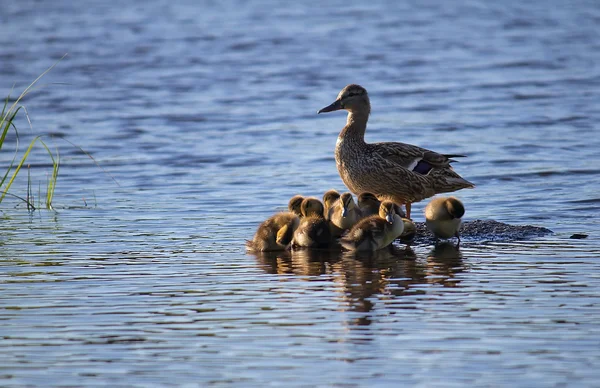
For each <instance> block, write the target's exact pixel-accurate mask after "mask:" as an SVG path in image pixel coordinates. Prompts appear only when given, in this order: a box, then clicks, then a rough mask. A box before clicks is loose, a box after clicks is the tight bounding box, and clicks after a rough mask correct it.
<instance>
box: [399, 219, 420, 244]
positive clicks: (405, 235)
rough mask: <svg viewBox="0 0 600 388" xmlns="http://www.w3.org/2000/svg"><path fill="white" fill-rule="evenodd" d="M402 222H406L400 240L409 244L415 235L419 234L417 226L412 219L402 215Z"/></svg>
mask: <svg viewBox="0 0 600 388" xmlns="http://www.w3.org/2000/svg"><path fill="white" fill-rule="evenodd" d="M401 218H402V223H403V224H404V230H403V231H402V234H401V235H400V241H402V242H403V243H406V244H409V243H410V242H412V240H414V239H415V235H416V234H417V226H416V225H415V223H414V222H412V220H411V219H408V218H406V217H401Z"/></svg>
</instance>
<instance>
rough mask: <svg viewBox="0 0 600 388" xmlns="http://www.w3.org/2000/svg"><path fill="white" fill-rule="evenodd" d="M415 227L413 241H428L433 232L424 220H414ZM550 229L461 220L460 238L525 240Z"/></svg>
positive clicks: (470, 239) (432, 238) (431, 238)
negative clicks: (415, 231)
mask: <svg viewBox="0 0 600 388" xmlns="http://www.w3.org/2000/svg"><path fill="white" fill-rule="evenodd" d="M415 225H416V227H417V233H416V237H415V238H414V240H413V242H414V243H430V242H433V241H434V237H433V234H432V233H431V232H430V231H429V230H428V229H427V227H426V226H425V223H424V222H415ZM552 233H554V232H552V231H551V230H550V229H548V228H544V227H541V226H533V225H510V224H505V223H503V222H498V221H494V220H474V221H466V222H463V224H462V225H461V228H460V238H461V240H468V241H513V240H526V239H530V238H535V237H541V236H546V235H548V234H552Z"/></svg>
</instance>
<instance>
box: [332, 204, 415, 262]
mask: <svg viewBox="0 0 600 388" xmlns="http://www.w3.org/2000/svg"><path fill="white" fill-rule="evenodd" d="M394 208H395V206H394V203H393V202H391V201H383V202H382V203H381V205H380V206H379V215H377V216H370V217H367V218H363V219H362V220H361V221H359V222H358V224H356V225H354V227H352V229H350V232H348V234H347V235H346V236H344V237H342V239H341V240H340V244H342V246H343V247H344V248H346V249H349V250H359V251H364V250H371V251H375V250H377V249H381V248H385V247H387V246H388V245H390V244H391V243H392V241H394V240H395V239H396V238H398V237H399V236H400V235H401V234H402V232H403V231H404V222H402V218H400V216H399V215H397V214H396V211H395V210H394Z"/></svg>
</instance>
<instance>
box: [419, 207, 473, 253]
mask: <svg viewBox="0 0 600 388" xmlns="http://www.w3.org/2000/svg"><path fill="white" fill-rule="evenodd" d="M464 214H465V207H464V206H463V204H462V202H460V201H459V200H458V199H457V198H455V197H438V198H434V199H432V200H431V202H429V203H428V204H427V206H426V207H425V225H427V228H428V229H429V230H430V231H431V232H432V233H433V234H434V236H435V238H436V242H437V240H438V239H440V238H443V239H448V238H451V237H456V238H458V243H459V244H460V235H459V234H458V228H460V223H461V217H462V216H463V215H464Z"/></svg>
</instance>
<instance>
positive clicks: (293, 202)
mask: <svg viewBox="0 0 600 388" xmlns="http://www.w3.org/2000/svg"><path fill="white" fill-rule="evenodd" d="M303 199H304V197H303V196H301V195H294V196H293V197H292V198H290V202H288V210H289V211H291V212H292V213H294V214H295V215H297V216H298V217H302V212H301V211H300V205H301V204H302V200H303Z"/></svg>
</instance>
